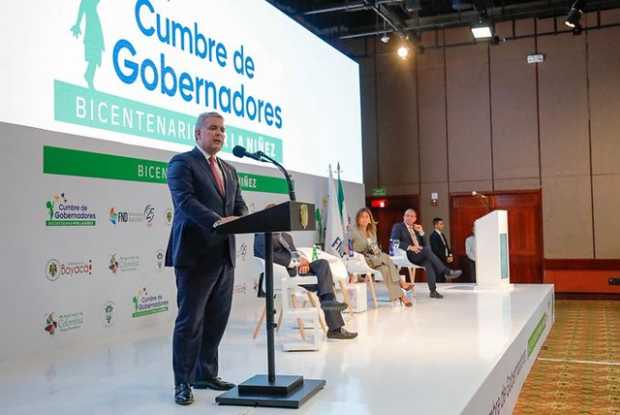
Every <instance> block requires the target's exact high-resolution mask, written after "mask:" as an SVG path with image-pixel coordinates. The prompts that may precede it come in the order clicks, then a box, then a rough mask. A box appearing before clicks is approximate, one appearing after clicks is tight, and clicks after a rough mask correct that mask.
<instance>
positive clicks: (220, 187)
mask: <svg viewBox="0 0 620 415" xmlns="http://www.w3.org/2000/svg"><path fill="white" fill-rule="evenodd" d="M216 163H217V161H216V160H215V156H211V157H209V167H211V173H213V177H215V184H216V186H217V190H219V191H220V194H221V195H222V196H223V195H224V182H223V181H222V176H220V172H219V170H218V168H217V165H216Z"/></svg>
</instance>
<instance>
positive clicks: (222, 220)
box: [213, 216, 239, 228]
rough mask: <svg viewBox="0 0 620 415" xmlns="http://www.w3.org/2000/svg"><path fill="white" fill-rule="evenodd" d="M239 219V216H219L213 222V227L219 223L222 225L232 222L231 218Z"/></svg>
mask: <svg viewBox="0 0 620 415" xmlns="http://www.w3.org/2000/svg"><path fill="white" fill-rule="evenodd" d="M236 219H239V216H226V217H223V218H219V219H218V220H217V221H216V222H215V223H214V224H213V227H214V228H216V227H218V226H220V225H223V224H225V223H228V222H232V221H233V220H236Z"/></svg>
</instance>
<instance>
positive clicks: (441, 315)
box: [0, 284, 554, 415]
mask: <svg viewBox="0 0 620 415" xmlns="http://www.w3.org/2000/svg"><path fill="white" fill-rule="evenodd" d="M378 285H381V284H378ZM439 290H440V291H441V292H442V293H443V294H444V295H445V298H444V299H443V300H433V299H430V298H429V297H428V290H427V289H426V287H425V286H423V284H417V288H416V294H415V298H414V306H413V307H412V308H404V307H402V306H400V305H393V304H392V303H388V302H380V303H379V308H377V309H374V308H372V307H370V308H369V310H368V312H366V313H361V314H355V315H350V316H347V326H348V327H349V328H350V329H352V330H357V331H359V337H358V338H357V339H356V340H353V341H335V340H329V341H327V342H326V343H325V344H324V347H323V348H322V350H320V351H318V352H297V353H293V352H288V353H286V352H282V351H281V349H280V348H278V349H277V351H276V369H277V372H278V374H295V375H303V376H304V377H307V378H312V379H325V380H327V385H326V387H325V389H323V390H322V391H320V392H319V393H318V394H317V395H316V396H315V397H313V398H312V399H311V400H310V401H308V403H306V404H305V405H304V406H303V407H302V408H300V409H298V410H288V409H273V408H253V407H252V408H248V407H225V406H217V405H216V403H215V397H216V396H217V395H218V394H219V393H217V392H214V391H194V395H195V397H196V402H195V403H194V404H193V405H191V406H189V407H180V406H177V405H175V404H174V402H173V396H172V390H173V388H172V383H173V380H172V369H171V362H172V357H171V338H170V334H169V333H160V334H159V335H156V336H153V334H152V333H151V334H149V335H148V336H147V335H142V336H139V335H135V336H134V337H133V338H131V339H119V340H118V341H117V342H115V343H113V344H108V345H101V346H97V347H91V348H88V349H86V350H67V351H66V353H63V354H62V355H58V354H54V355H49V356H33V357H32V359H30V360H29V361H28V362H3V363H2V364H0V412H1V413H3V414H7V415H9V414H11V415H12V414H20V415H21V414H24V415H26V414H28V415H30V414H36V413H41V414H63V415H72V414H76V415H77V414H80V415H82V414H88V415H99V414H106V415H109V414H114V415H121V414H132V415H133V414H144V415H147V414H148V415H156V414H201V415H203V414H208V415H211V414H246V415H249V414H292V413H295V414H321V415H328V414H334V415H335V414H338V415H341V414H373V415H378V414H400V413H403V414H422V415H424V414H431V415H432V414H441V415H449V414H475V415H486V414H500V413H505V414H507V413H510V412H511V411H512V408H513V407H514V404H515V403H516V399H517V397H518V394H519V391H520V390H521V386H522V384H523V381H524V379H525V378H526V376H527V374H528V372H529V370H530V368H531V366H532V364H533V362H534V361H535V359H536V356H537V354H538V351H539V350H540V347H541V345H542V344H543V342H544V340H545V338H546V336H547V334H548V332H549V330H550V328H551V326H552V324H553V321H554V297H553V286H552V285H515V286H512V288H511V290H509V291H494V290H479V289H476V288H474V287H473V286H470V285H467V284H440V288H439ZM380 294H381V292H380ZM8 317H9V316H5V318H8ZM254 323H255V321H252V320H250V319H245V320H243V319H238V318H234V319H232V320H231V324H230V327H229V330H228V332H227V333H226V336H225V338H224V341H223V344H222V346H221V348H220V356H221V357H220V363H221V364H220V367H221V370H220V374H221V376H222V377H223V378H224V379H226V380H230V381H234V382H241V381H243V380H245V379H247V378H248V377H250V376H252V375H254V374H257V373H265V372H266V365H267V363H266V351H265V350H266V345H265V341H264V336H263V338H260V337H259V339H257V340H256V341H253V340H252V338H251V334H252V329H253V325H254ZM7 335H10V333H3V336H7Z"/></svg>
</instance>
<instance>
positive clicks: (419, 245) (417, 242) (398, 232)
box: [390, 209, 463, 298]
mask: <svg viewBox="0 0 620 415" xmlns="http://www.w3.org/2000/svg"><path fill="white" fill-rule="evenodd" d="M417 220H418V215H417V214H416V211H415V210H413V209H407V210H406V211H405V215H404V217H403V222H399V223H395V224H394V226H393V227H392V234H391V236H390V238H391V239H397V240H398V241H399V248H400V249H402V250H404V251H405V252H407V259H408V260H409V261H410V262H412V263H414V264H416V265H420V266H423V267H424V270H425V271H426V279H427V281H428V288H429V289H430V292H431V294H430V296H431V298H443V295H441V294H439V293H438V292H437V285H436V283H435V282H436V281H437V275H438V274H444V275H445V276H446V278H447V279H448V280H453V279H456V278H458V277H460V276H461V274H462V273H463V272H462V271H460V270H451V269H450V268H448V267H446V266H445V265H444V264H443V263H442V262H441V260H440V259H439V258H437V256H436V255H435V254H434V253H433V251H431V250H430V248H429V247H428V246H426V245H425V243H424V228H422V225H419V224H417V223H416V221H417Z"/></svg>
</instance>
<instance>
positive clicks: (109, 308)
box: [103, 301, 116, 327]
mask: <svg viewBox="0 0 620 415" xmlns="http://www.w3.org/2000/svg"><path fill="white" fill-rule="evenodd" d="M115 308H116V305H115V304H114V303H113V302H112V301H108V302H107V303H105V305H104V306H103V312H104V322H105V327H112V317H114V309H115Z"/></svg>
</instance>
